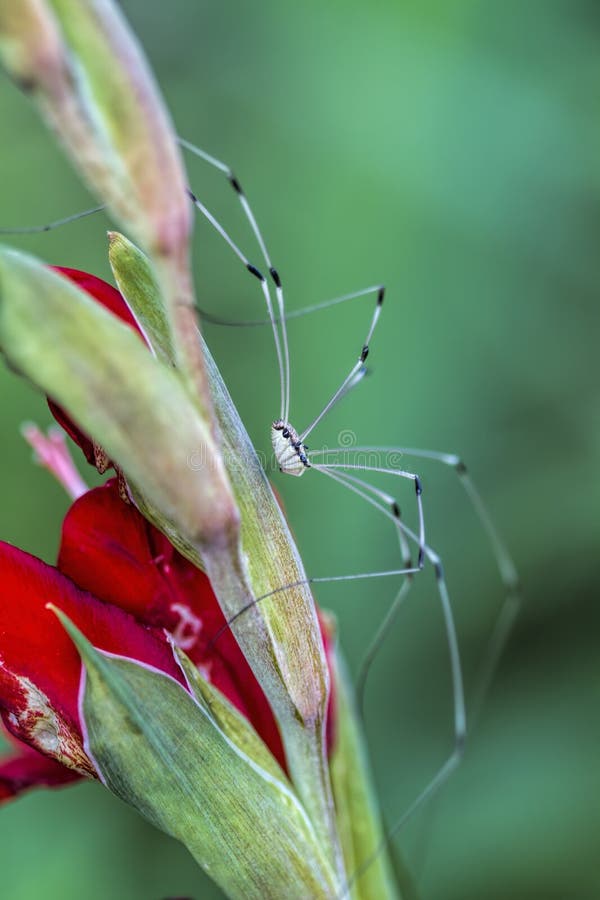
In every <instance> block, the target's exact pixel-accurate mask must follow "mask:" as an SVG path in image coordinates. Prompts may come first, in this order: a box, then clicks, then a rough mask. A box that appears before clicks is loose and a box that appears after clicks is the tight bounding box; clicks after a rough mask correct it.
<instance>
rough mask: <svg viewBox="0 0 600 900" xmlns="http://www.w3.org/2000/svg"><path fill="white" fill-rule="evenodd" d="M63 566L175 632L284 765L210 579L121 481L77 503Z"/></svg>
mask: <svg viewBox="0 0 600 900" xmlns="http://www.w3.org/2000/svg"><path fill="white" fill-rule="evenodd" d="M58 568H59V569H60V570H61V572H64V573H65V574H66V575H68V577H69V578H70V579H72V580H73V581H74V582H75V583H76V584H78V585H79V587H80V588H83V589H84V590H86V591H89V592H91V593H92V594H94V595H95V596H97V597H102V599H103V600H105V601H107V602H108V603H112V604H114V605H115V606H119V607H121V609H124V610H127V611H128V612H130V613H132V614H133V615H134V616H136V618H138V619H139V620H140V621H142V622H144V623H147V624H149V625H153V626H156V627H162V628H165V629H167V631H169V632H170V633H171V634H172V635H173V637H174V639H175V641H176V643H177V644H178V645H179V646H180V647H181V648H182V649H183V650H185V652H186V653H187V654H188V656H189V657H190V659H191V660H192V662H194V663H195V664H196V665H197V666H198V667H199V668H200V669H201V671H202V673H203V674H204V675H205V677H207V678H208V680H209V681H210V682H211V684H214V685H215V687H217V688H218V689H219V690H220V691H221V692H222V693H223V694H225V696H226V697H227V698H228V699H229V700H230V701H231V702H232V703H233V704H234V705H235V706H236V707H237V709H239V710H240V712H241V713H243V715H245V716H246V718H248V719H249V720H250V722H251V723H252V724H253V726H254V728H255V729H256V730H257V731H258V733H259V734H260V735H261V737H262V738H263V740H264V741H265V743H266V744H267V745H268V746H269V748H270V749H271V752H272V753H273V754H274V755H275V756H276V757H277V759H278V760H279V761H280V763H281V764H282V765H283V763H284V755H283V748H282V744H281V738H280V735H279V731H278V729H277V725H276V723H275V719H274V716H273V713H272V711H271V708H270V706H269V704H268V701H267V699H266V697H265V695H264V693H263V691H262V688H261V687H260V685H259V683H258V682H257V680H256V678H255V676H254V674H253V672H252V669H251V668H250V666H249V665H248V663H247V661H246V658H245V656H244V655H243V653H242V651H241V650H240V648H239V645H238V643H237V641H236V640H235V638H234V636H233V634H232V632H231V631H230V630H228V629H227V628H226V627H225V626H226V620H225V617H224V615H223V613H222V611H221V607H220V606H219V603H218V601H217V598H216V597H215V594H214V593H213V590H212V588H211V586H210V582H209V580H208V578H207V577H206V575H205V574H204V573H203V572H201V571H200V570H199V569H197V568H196V566H194V565H192V563H190V562H189V561H188V560H187V559H185V558H184V557H183V556H181V554H179V553H178V552H177V551H176V550H175V549H174V548H173V547H172V546H171V544H170V543H169V541H168V540H167V539H166V538H165V537H164V536H163V535H162V534H161V533H160V532H159V531H158V530H157V529H156V528H154V527H153V526H152V525H151V524H150V523H149V522H147V521H146V520H145V519H144V517H143V516H142V515H141V514H140V513H139V512H138V510H137V509H136V508H135V507H134V506H132V505H128V504H126V503H124V502H123V501H122V500H121V498H120V495H119V490H118V484H117V482H116V479H112V480H111V481H109V482H107V483H106V484H105V485H103V486H102V487H98V488H94V489H93V490H91V491H88V492H87V493H86V494H84V495H83V496H82V497H80V498H79V499H78V500H77V501H76V502H75V503H74V504H73V505H72V506H71V508H70V510H69V512H68V513H67V516H66V518H65V521H64V523H63V533H62V542H61V548H60V554H59V558H58ZM217 634H219V639H218V641H217V643H216V644H215V645H213V643H212V641H213V639H214V638H215V636H216V635H217Z"/></svg>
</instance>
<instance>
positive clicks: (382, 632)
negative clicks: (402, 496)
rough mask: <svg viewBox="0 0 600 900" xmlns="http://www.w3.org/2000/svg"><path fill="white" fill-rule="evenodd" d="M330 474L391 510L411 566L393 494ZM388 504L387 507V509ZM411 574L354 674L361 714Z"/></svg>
mask: <svg viewBox="0 0 600 900" xmlns="http://www.w3.org/2000/svg"><path fill="white" fill-rule="evenodd" d="M330 474H331V477H333V478H334V480H335V481H339V483H340V484H342V485H344V486H346V487H349V488H350V489H351V490H352V489H353V484H356V485H358V486H359V487H360V488H362V489H363V490H365V492H367V493H371V494H373V495H375V497H378V498H379V499H380V500H381V501H382V502H383V505H381V504H379V503H372V505H374V506H375V508H376V509H379V510H381V512H384V513H386V515H389V512H390V511H391V513H392V517H393V523H394V525H395V526H396V531H397V535H398V543H399V545H400V553H401V555H402V564H403V565H404V566H406V567H407V568H411V567H412V558H411V553H410V547H409V546H408V541H407V539H406V535H405V534H404V532H403V530H402V529H401V528H399V527H398V524H397V523H398V520H400V507H399V506H398V503H397V501H396V499H395V498H394V497H392V496H391V494H387V493H386V492H385V491H382V490H380V489H379V488H376V487H374V486H373V485H372V484H369V483H368V482H366V481H363V480H362V479H359V478H355V477H354V476H352V475H346V474H344V473H341V472H336V473H335V474H333V473H330ZM359 496H361V497H363V498H364V499H365V500H367V501H368V502H372V500H371V498H369V497H368V496H366V494H363V493H362V490H361V491H360V492H359ZM388 508H389V509H388ZM412 579H413V576H412V574H410V575H407V577H406V578H405V580H404V581H403V583H402V585H401V587H400V589H399V591H397V593H396V595H395V597H394V599H393V600H392V602H391V604H390V606H389V608H388V610H387V612H386V614H385V616H384V617H383V619H382V621H381V622H380V624H379V626H378V628H377V630H376V632H375V634H374V636H373V637H372V639H371V642H370V643H369V646H368V647H367V649H366V651H365V654H364V657H363V660H362V662H361V665H360V669H359V672H358V675H357V677H356V684H355V691H356V702H357V706H358V709H359V710H360V712H361V715H362V716H363V718H364V701H365V691H366V687H367V679H368V677H369V672H370V671H371V666H372V665H373V662H374V660H375V657H376V656H377V654H378V652H379V650H380V649H381V646H382V644H383V642H384V641H385V639H386V638H387V636H388V635H389V634H390V632H391V628H392V626H393V624H394V622H395V621H396V618H397V616H398V613H399V612H400V607H401V606H402V604H403V602H404V600H405V599H406V596H407V594H408V592H409V590H410V588H411V585H412Z"/></svg>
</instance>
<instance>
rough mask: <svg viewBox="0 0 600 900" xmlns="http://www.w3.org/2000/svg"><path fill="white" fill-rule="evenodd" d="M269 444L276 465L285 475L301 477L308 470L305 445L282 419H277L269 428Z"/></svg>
mask: <svg viewBox="0 0 600 900" xmlns="http://www.w3.org/2000/svg"><path fill="white" fill-rule="evenodd" d="M271 443H272V444H273V453H274V454H275V459H276V460H277V465H278V466H279V469H280V471H281V472H284V473H285V474H286V475H303V474H304V472H305V470H306V469H309V468H310V463H309V461H308V455H307V452H306V445H305V444H303V443H302V441H301V440H300V437H299V436H298V432H297V431H296V430H295V429H294V428H292V426H291V425H289V424H288V423H287V422H284V421H283V419H277V421H275V422H273V425H272V426H271Z"/></svg>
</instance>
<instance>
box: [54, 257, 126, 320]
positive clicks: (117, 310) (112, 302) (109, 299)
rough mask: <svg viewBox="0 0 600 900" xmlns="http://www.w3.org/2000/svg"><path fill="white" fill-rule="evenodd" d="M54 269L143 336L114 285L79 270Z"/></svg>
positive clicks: (58, 267) (56, 267)
mask: <svg viewBox="0 0 600 900" xmlns="http://www.w3.org/2000/svg"><path fill="white" fill-rule="evenodd" d="M52 269H53V270H54V271H55V272H58V274H59V275H64V276H65V278H68V279H69V280H70V281H74V282H75V284H76V285H77V286H78V287H80V288H81V290H82V291H85V292H86V293H87V294H89V295H90V297H93V298H94V300H97V301H98V303H100V304H101V305H102V306H104V308H105V309H107V310H108V311H109V312H111V313H113V314H114V315H115V316H118V318H119V319H121V321H123V322H125V323H126V324H127V325H131V327H132V328H133V329H134V330H135V331H138V332H139V333H140V334H141V331H140V328H139V325H138V323H137V322H136V320H135V317H134V315H133V313H132V312H131V310H130V309H129V307H128V306H127V303H126V302H125V300H124V298H123V295H122V294H120V293H119V291H118V290H117V289H116V288H115V287H113V286H112V284H109V283H108V282H107V281H102V279H101V278H96V276H95V275H90V274H89V273H88V272H81V271H80V270H79V269H68V268H66V267H65V266H52Z"/></svg>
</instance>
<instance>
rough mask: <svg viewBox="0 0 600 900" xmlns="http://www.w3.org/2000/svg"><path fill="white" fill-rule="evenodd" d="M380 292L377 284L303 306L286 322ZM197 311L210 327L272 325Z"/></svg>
mask: <svg viewBox="0 0 600 900" xmlns="http://www.w3.org/2000/svg"><path fill="white" fill-rule="evenodd" d="M380 290H382V286H381V285H380V284H377V285H374V286H372V287H368V288H363V289H362V290H360V291H353V293H351V294H342V296H340V297H333V298H332V299H331V300H323V301H322V302H321V303H313V304H312V305H311V306H302V307H301V308H300V309H292V310H287V311H286V313H285V316H284V318H285V321H286V322H289V321H290V320H291V319H300V318H302V317H303V316H308V315H310V314H311V313H315V312H320V311H321V310H324V309H331V308H332V307H333V306H337V305H338V304H339V303H346V302H347V301H348V300H356V299H358V298H360V297H370V296H371V294H374V293H376V292H379V291H380ZM196 309H197V310H198V315H199V316H200V318H201V319H202V320H203V321H204V322H208V323H209V324H210V325H224V326H226V327H229V328H262V327H263V326H265V325H270V324H271V320H270V319H242V320H240V319H236V320H232V319H222V318H221V317H220V316H216V315H214V314H213V313H211V312H207V311H206V310H204V309H200V307H196ZM276 321H277V322H278V323H279V322H280V321H281V319H280V318H279V317H277V319H276Z"/></svg>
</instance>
